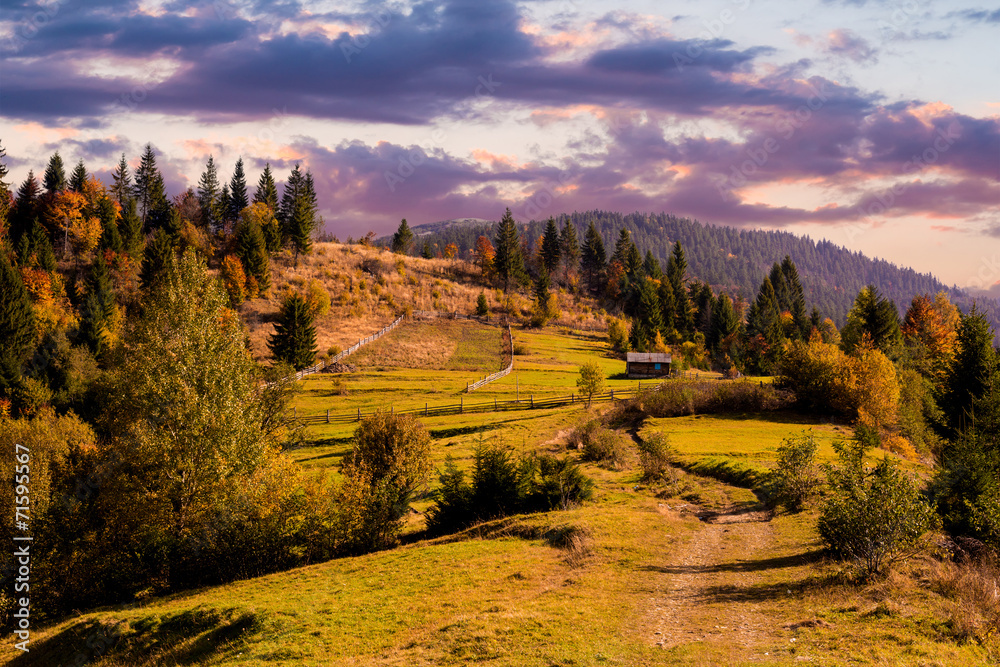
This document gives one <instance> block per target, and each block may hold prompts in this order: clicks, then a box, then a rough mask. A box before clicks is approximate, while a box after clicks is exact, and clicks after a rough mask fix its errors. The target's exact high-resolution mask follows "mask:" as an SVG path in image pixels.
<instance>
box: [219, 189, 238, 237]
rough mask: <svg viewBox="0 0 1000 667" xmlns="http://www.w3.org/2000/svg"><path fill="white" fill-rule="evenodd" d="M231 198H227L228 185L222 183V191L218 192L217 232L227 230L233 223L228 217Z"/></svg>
mask: <svg viewBox="0 0 1000 667" xmlns="http://www.w3.org/2000/svg"><path fill="white" fill-rule="evenodd" d="M231 201H232V197H230V196H229V183H223V184H222V189H221V190H220V191H219V202H218V210H219V230H218V231H220V232H221V231H222V230H229V229H231V225H232V224H233V223H234V222H235V221H234V220H232V219H230V217H229V209H230V206H229V205H230V203H231Z"/></svg>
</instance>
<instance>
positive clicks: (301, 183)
mask: <svg viewBox="0 0 1000 667" xmlns="http://www.w3.org/2000/svg"><path fill="white" fill-rule="evenodd" d="M304 188H305V178H304V177H303V176H302V172H301V170H300V169H299V165H298V164H296V165H295V167H294V168H293V169H292V173H291V174H289V175H288V180H287V181H286V182H285V187H284V190H283V191H282V193H281V206H280V207H279V211H278V222H280V223H281V238H282V240H283V242H287V241H288V239H290V238H291V235H292V234H291V226H292V218H293V217H294V216H295V207H296V202H298V201H299V199H300V198H301V196H302V192H303V190H304Z"/></svg>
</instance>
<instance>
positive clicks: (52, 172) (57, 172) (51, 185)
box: [42, 151, 66, 195]
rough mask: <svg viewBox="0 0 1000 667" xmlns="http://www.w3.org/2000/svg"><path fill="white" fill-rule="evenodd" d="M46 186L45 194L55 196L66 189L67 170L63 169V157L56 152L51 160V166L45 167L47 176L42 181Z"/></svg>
mask: <svg viewBox="0 0 1000 667" xmlns="http://www.w3.org/2000/svg"><path fill="white" fill-rule="evenodd" d="M42 182H43V183H44V185H45V192H46V193H47V194H50V195H54V194H55V193H57V192H62V191H63V190H65V189H66V170H65V168H64V167H63V160H62V156H60V155H59V151H56V152H55V153H54V154H53V155H52V157H50V158H49V164H48V166H47V167H45V176H44V178H43V179H42Z"/></svg>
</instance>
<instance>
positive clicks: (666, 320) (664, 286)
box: [656, 277, 677, 341]
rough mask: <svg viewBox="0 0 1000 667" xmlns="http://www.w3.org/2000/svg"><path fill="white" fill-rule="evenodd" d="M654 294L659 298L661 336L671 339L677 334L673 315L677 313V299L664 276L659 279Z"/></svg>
mask: <svg viewBox="0 0 1000 667" xmlns="http://www.w3.org/2000/svg"><path fill="white" fill-rule="evenodd" d="M656 296H657V298H658V299H659V300H660V316H661V317H662V318H663V338H664V339H665V340H668V341H669V340H673V339H674V337H676V336H677V325H676V322H675V321H674V317H675V315H676V313H677V301H676V299H674V286H673V284H672V283H671V282H670V281H669V280H667V279H666V278H665V277H664V278H662V279H661V280H660V287H659V289H658V290H657V291H656Z"/></svg>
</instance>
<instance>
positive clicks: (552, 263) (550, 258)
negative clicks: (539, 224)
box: [542, 217, 562, 274]
mask: <svg viewBox="0 0 1000 667" xmlns="http://www.w3.org/2000/svg"><path fill="white" fill-rule="evenodd" d="M560 255H562V245H561V243H560V241H559V228H558V227H556V220H555V218H552V217H550V218H549V221H548V222H547V223H545V233H544V234H543V235H542V264H544V265H545V272H546V273H548V274H552V273H554V272H555V270H556V269H557V268H559V257H560Z"/></svg>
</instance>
